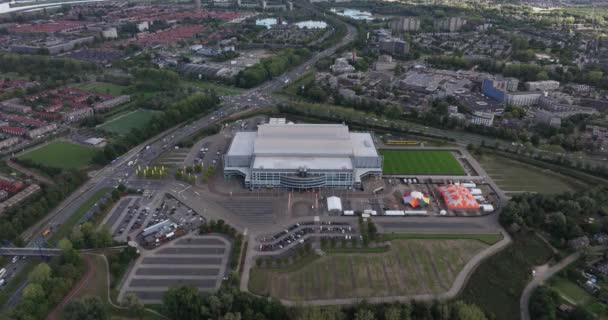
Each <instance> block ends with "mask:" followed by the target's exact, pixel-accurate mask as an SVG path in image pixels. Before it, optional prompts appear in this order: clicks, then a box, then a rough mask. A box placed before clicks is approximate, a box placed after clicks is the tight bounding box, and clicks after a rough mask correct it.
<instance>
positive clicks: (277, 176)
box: [248, 170, 354, 189]
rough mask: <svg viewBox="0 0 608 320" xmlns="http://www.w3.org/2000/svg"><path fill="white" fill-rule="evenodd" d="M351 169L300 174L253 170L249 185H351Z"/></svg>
mask: <svg viewBox="0 0 608 320" xmlns="http://www.w3.org/2000/svg"><path fill="white" fill-rule="evenodd" d="M353 185H354V181H353V172H352V171H327V172H314V171H312V172H311V171H308V172H307V173H306V175H300V174H298V173H297V172H293V171H266V170H264V171H253V172H252V173H251V180H250V181H249V185H248V186H249V187H252V188H262V187H270V186H272V187H285V188H293V189H310V188H320V187H352V186H353Z"/></svg>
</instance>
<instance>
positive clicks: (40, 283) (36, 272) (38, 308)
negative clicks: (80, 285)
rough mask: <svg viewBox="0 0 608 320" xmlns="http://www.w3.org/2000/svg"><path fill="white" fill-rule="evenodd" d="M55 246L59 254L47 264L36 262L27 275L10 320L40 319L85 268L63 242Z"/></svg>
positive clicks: (67, 244)
mask: <svg viewBox="0 0 608 320" xmlns="http://www.w3.org/2000/svg"><path fill="white" fill-rule="evenodd" d="M59 247H60V248H61V250H62V252H61V255H59V256H57V257H54V258H53V259H52V260H51V262H50V263H49V264H47V263H44V262H42V263H39V264H38V265H37V266H36V267H35V268H34V269H33V270H32V271H31V272H30V273H29V274H28V281H29V284H28V285H27V286H26V287H25V288H24V289H23V295H22V297H21V300H20V302H19V304H17V306H16V307H15V308H14V309H13V310H12V311H11V314H10V318H11V319H15V320H33V319H44V318H45V317H46V316H47V314H48V312H49V310H51V309H52V307H54V306H55V305H56V304H57V303H59V302H60V301H61V299H63V297H64V296H65V295H66V294H67V293H68V292H69V291H70V289H71V288H72V286H73V284H74V283H75V282H76V281H78V279H80V277H81V276H82V274H83V271H84V268H85V266H84V261H83V259H82V257H81V256H80V254H79V253H78V252H77V251H76V250H75V249H74V248H72V244H71V243H70V241H68V240H66V239H64V240H61V241H60V242H59Z"/></svg>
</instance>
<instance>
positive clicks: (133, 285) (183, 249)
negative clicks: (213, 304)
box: [119, 235, 231, 304]
mask: <svg viewBox="0 0 608 320" xmlns="http://www.w3.org/2000/svg"><path fill="white" fill-rule="evenodd" d="M230 248H231V243H230V241H228V240H227V239H226V238H224V237H222V236H219V235H203V236H200V235H186V236H184V237H182V238H180V239H177V240H175V241H172V242H169V243H166V244H165V245H163V246H162V247H160V248H156V249H154V250H150V251H143V252H142V255H141V257H140V258H139V259H138V260H137V261H136V263H135V266H134V267H133V268H132V269H131V272H130V273H129V275H128V276H127V278H126V280H125V282H124V285H123V287H122V288H121V290H120V293H119V300H121V301H122V299H124V297H125V295H126V294H127V293H134V294H135V295H136V296H137V297H139V299H141V301H142V302H144V303H147V304H152V303H160V302H161V301H162V297H163V294H164V293H165V292H166V291H167V290H168V288H170V287H173V286H176V285H180V284H187V285H191V286H194V287H196V288H197V289H198V290H199V291H201V292H208V291H214V290H217V289H218V288H219V287H220V285H221V282H222V280H223V279H224V277H225V276H226V273H227V265H228V258H229V253H230Z"/></svg>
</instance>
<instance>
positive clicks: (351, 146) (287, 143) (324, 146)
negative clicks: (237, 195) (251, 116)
mask: <svg viewBox="0 0 608 320" xmlns="http://www.w3.org/2000/svg"><path fill="white" fill-rule="evenodd" d="M381 174H382V158H381V157H380V156H379V155H378V152H377V151H376V147H375V146H374V142H373V140H372V137H371V135H370V134H369V133H360V132H349V130H348V127H347V126H345V125H342V124H286V123H268V124H263V125H260V126H259V127H258V131H257V132H237V133H236V135H235V136H234V138H233V140H232V143H231V144H230V148H229V149H228V152H227V153H226V155H225V156H224V177H225V178H230V177H231V176H241V177H243V179H244V184H245V186H246V187H248V188H251V189H253V188H262V187H284V188H291V189H311V188H323V187H338V188H360V187H361V179H363V178H364V177H366V176H380V175H381Z"/></svg>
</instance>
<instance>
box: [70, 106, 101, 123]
mask: <svg viewBox="0 0 608 320" xmlns="http://www.w3.org/2000/svg"><path fill="white" fill-rule="evenodd" d="M93 115H94V112H93V108H82V109H77V110H74V111H70V112H67V113H65V114H64V115H63V120H64V121H65V122H67V123H73V122H78V121H81V120H84V119H86V118H90V117H92V116H93Z"/></svg>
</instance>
